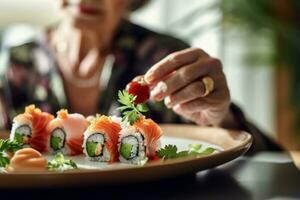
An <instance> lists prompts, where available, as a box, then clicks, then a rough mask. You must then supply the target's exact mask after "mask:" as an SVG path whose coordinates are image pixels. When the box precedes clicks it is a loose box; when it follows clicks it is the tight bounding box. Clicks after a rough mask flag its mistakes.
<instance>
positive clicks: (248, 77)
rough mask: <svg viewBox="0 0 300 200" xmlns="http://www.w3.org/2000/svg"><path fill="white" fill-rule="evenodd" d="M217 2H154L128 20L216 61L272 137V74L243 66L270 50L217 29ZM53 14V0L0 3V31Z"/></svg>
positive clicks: (42, 22)
mask: <svg viewBox="0 0 300 200" xmlns="http://www.w3.org/2000/svg"><path fill="white" fill-rule="evenodd" d="M215 1H216V0H201V1H199V0H152V2H151V3H149V4H148V5H147V6H146V7H145V8H143V9H141V10H139V11H137V12H135V13H133V14H132V16H131V19H132V21H134V22H135V23H137V24H141V25H143V26H145V27H148V28H150V29H153V30H155V31H158V32H163V33H168V34H173V35H175V36H177V37H179V38H181V39H183V40H185V41H187V42H189V43H190V44H191V46H193V47H199V48H202V49H204V50H205V51H207V52H208V53H209V54H211V55H212V56H215V57H219V58H220V59H221V60H222V62H223V65H224V71H225V73H226V75H227V79H228V84H229V87H230V90H231V95H232V100H233V101H234V102H235V103H237V104H238V105H239V106H240V107H241V108H242V109H243V111H244V112H245V114H246V116H247V117H248V119H250V120H251V121H253V122H254V123H255V124H257V125H258V127H259V128H261V129H262V130H263V131H265V132H267V133H268V134H270V135H271V136H273V137H275V133H276V130H275V127H276V126H275V121H276V119H275V105H274V104H275V103H274V102H275V101H274V88H273V82H274V72H273V70H272V68H269V67H267V66H260V65H255V66H253V64H249V63H248V62H246V61H245V60H246V56H245V55H246V54H247V52H248V51H249V47H252V48H256V49H259V50H261V51H268V49H269V48H272V46H271V44H269V43H268V42H267V41H266V40H264V39H256V40H252V39H250V38H247V36H246V35H245V34H243V30H223V29H222V28H221V26H220V25H218V24H217V22H218V20H220V18H221V17H222V14H221V12H220V11H219V10H218V9H212V8H211V5H212V3H214V2H215ZM56 10H57V5H56V1H55V0H25V1H20V0H1V1H0V29H2V30H3V29H4V28H5V27H7V26H10V25H12V24H15V23H30V24H32V25H34V26H39V27H45V26H47V25H50V24H52V23H54V22H55V21H56V20H57V19H58V16H59V14H58V12H56ZM20 34H22V33H20Z"/></svg>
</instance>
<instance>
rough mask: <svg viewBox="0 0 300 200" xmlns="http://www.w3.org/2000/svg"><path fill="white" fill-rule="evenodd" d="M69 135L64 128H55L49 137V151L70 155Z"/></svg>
mask: <svg viewBox="0 0 300 200" xmlns="http://www.w3.org/2000/svg"><path fill="white" fill-rule="evenodd" d="M66 138H67V135H66V133H65V131H64V130H63V129H62V128H55V129H54V130H53V131H52V132H51V134H50V138H49V143H48V145H49V146H48V147H49V151H50V153H52V154H56V153H62V154H64V155H68V154H69V153H70V149H69V148H68V147H67V145H66Z"/></svg>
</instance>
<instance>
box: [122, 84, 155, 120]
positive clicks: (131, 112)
mask: <svg viewBox="0 0 300 200" xmlns="http://www.w3.org/2000/svg"><path fill="white" fill-rule="evenodd" d="M118 98H119V99H118V102H119V103H120V104H121V105H122V106H120V107H118V108H117V110H119V111H120V112H121V113H122V121H123V122H124V121H125V122H128V123H129V124H130V125H132V124H134V122H136V121H137V120H138V119H139V118H140V117H141V116H142V115H143V114H142V113H145V112H148V111H149V109H148V107H147V106H146V104H137V105H136V104H135V102H134V101H135V99H136V96H134V95H132V94H129V93H128V92H127V91H126V90H123V91H119V92H118Z"/></svg>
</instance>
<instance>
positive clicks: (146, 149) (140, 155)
mask: <svg viewBox="0 0 300 200" xmlns="http://www.w3.org/2000/svg"><path fill="white" fill-rule="evenodd" d="M120 134H121V136H120V140H119V154H120V157H119V159H120V161H121V162H123V163H129V164H139V163H141V162H143V161H145V160H148V159H149V160H152V159H154V158H155V156H156V151H157V150H158V148H159V146H160V142H159V139H160V137H161V135H162V130H161V129H160V127H159V126H158V124H156V123H155V122H154V121H153V120H151V119H146V118H145V117H144V116H142V117H140V119H139V120H138V121H136V122H135V123H134V124H133V125H132V126H124V127H123V128H122V131H121V133H120Z"/></svg>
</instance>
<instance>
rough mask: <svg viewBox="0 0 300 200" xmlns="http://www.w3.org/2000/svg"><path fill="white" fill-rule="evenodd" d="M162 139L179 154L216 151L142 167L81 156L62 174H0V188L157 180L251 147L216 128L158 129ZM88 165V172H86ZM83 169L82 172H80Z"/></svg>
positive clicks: (245, 138) (243, 136)
mask: <svg viewBox="0 0 300 200" xmlns="http://www.w3.org/2000/svg"><path fill="white" fill-rule="evenodd" d="M161 127H162V129H163V131H164V136H163V138H162V145H163V146H164V145H165V144H175V145H177V146H178V148H179V150H182V149H184V148H185V149H186V148H187V145H188V144H190V143H193V144H194V143H201V144H203V146H213V147H216V148H218V149H220V151H218V152H217V153H214V154H212V155H209V156H205V157H198V158H191V157H190V158H180V159H173V160H167V161H153V162H149V163H148V164H146V165H144V166H133V165H124V164H113V165H103V164H98V165H97V164H95V163H94V162H89V161H86V160H85V159H84V158H83V156H76V157H73V158H72V159H73V160H75V161H76V163H78V164H79V167H80V169H78V170H74V171H66V172H63V173H61V172H60V173H59V172H57V173H53V172H44V173H34V174H33V173H30V174H29V173H22V174H5V173H0V188H19V187H22V188H25V187H29V188H35V187H54V186H55V187H66V186H78V185H91V184H112V183H129V182H137V181H148V180H158V179H162V178H167V177H173V176H178V175H182V174H185V173H191V172H197V171H200V170H205V169H209V168H212V167H215V166H218V165H221V164H223V163H226V162H228V161H231V160H233V159H235V158H237V157H239V156H240V155H242V154H243V153H245V152H246V151H247V150H248V149H249V147H250V146H251V142H252V137H251V135H250V134H248V133H246V132H239V131H229V130H224V129H219V128H201V127H197V126H192V125H171V124H170V125H161ZM89 165H91V168H90V169H87V168H88V167H89ZM84 168H85V169H84Z"/></svg>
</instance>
